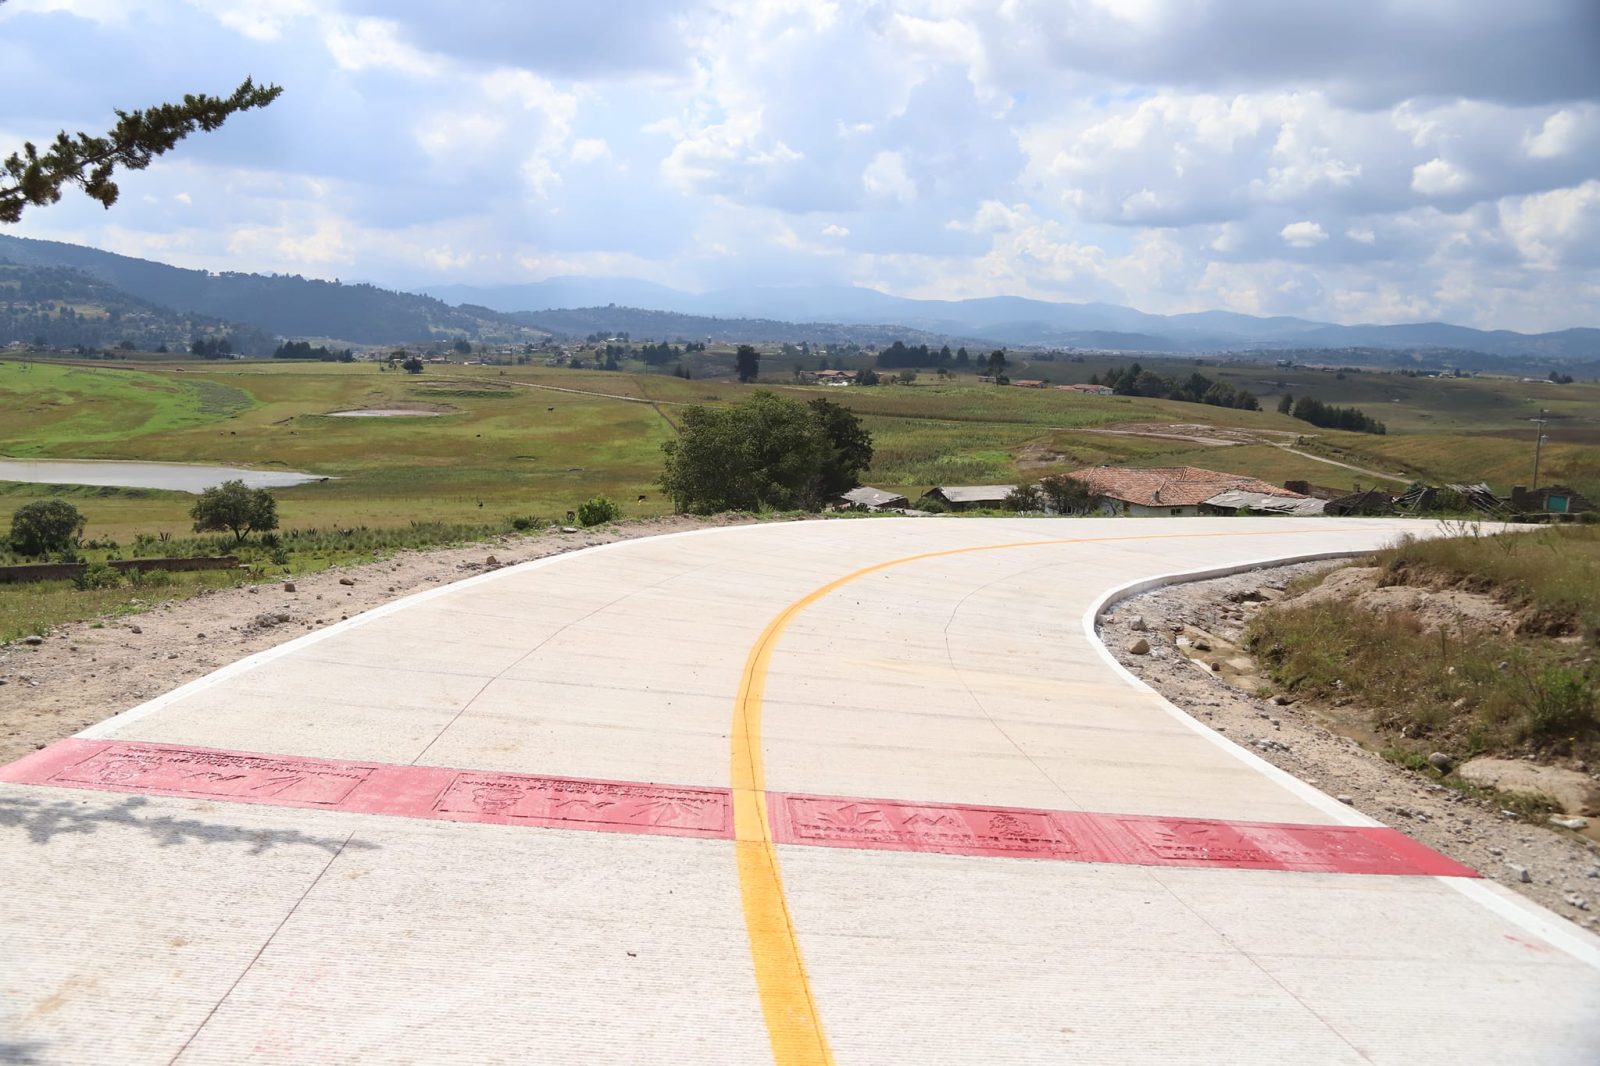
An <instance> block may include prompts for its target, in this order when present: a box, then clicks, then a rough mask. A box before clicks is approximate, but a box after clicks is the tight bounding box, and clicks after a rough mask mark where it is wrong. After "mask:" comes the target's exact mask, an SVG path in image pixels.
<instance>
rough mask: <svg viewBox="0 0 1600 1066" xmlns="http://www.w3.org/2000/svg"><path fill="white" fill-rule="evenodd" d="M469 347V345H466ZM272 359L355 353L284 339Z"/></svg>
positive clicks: (346, 358)
mask: <svg viewBox="0 0 1600 1066" xmlns="http://www.w3.org/2000/svg"><path fill="white" fill-rule="evenodd" d="M468 347H469V348H470V345H469V346H468ZM272 358H274V359H318V360H321V361H322V362H324V363H352V362H355V358H356V353H355V352H354V351H352V350H351V349H349V348H343V349H340V350H338V351H335V350H334V349H332V348H329V347H327V346H326V345H321V344H319V345H317V346H316V347H315V348H313V347H311V342H310V341H284V342H283V343H282V344H280V345H278V347H277V348H276V349H274V350H273V353H272Z"/></svg>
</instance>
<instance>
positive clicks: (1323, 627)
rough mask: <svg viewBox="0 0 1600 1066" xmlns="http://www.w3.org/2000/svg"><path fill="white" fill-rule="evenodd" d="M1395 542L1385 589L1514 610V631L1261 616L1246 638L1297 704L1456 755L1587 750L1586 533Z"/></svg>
mask: <svg viewBox="0 0 1600 1066" xmlns="http://www.w3.org/2000/svg"><path fill="white" fill-rule="evenodd" d="M1463 533H1464V535H1461V536H1456V537H1450V538H1445V539H1439V540H1425V541H1413V540H1409V539H1407V540H1405V541H1403V542H1402V543H1400V544H1399V545H1397V546H1396V547H1394V548H1391V549H1389V550H1387V551H1385V552H1381V553H1379V555H1378V557H1377V559H1376V562H1377V563H1378V564H1379V565H1380V566H1382V567H1383V574H1384V576H1383V580H1384V581H1385V582H1386V583H1388V584H1411V585H1419V586H1425V587H1452V588H1470V589H1473V590H1475V591H1479V592H1484V593H1488V594H1490V595H1493V596H1495V597H1496V598H1498V599H1499V600H1501V601H1502V602H1503V603H1505V604H1506V605H1507V606H1508V607H1509V608H1511V609H1512V610H1514V611H1515V612H1517V614H1516V618H1517V619H1518V624H1517V626H1516V631H1515V632H1514V633H1501V632H1495V631H1491V630H1486V629H1481V628H1474V627H1471V626H1454V627H1444V628H1439V629H1432V628H1429V627H1427V626H1425V625H1424V624H1423V623H1422V621H1421V620H1420V619H1419V618H1418V617H1417V616H1416V615H1415V614H1412V613H1407V612H1397V613H1394V614H1388V615H1374V614H1372V613H1370V612H1369V611H1367V610H1365V609H1364V608H1361V607H1357V606H1355V605H1353V604H1349V603H1342V602H1324V603H1318V604H1314V605H1309V606H1294V605H1286V606H1284V607H1280V608H1274V609H1271V610H1268V611H1264V612H1262V614H1261V615H1259V616H1258V617H1257V618H1256V620H1255V621H1254V622H1253V623H1252V624H1251V626H1250V629H1249V632H1248V635H1247V640H1248V643H1249V645H1250V647H1251V649H1252V651H1253V652H1254V653H1255V654H1256V656H1257V657H1258V658H1259V659H1260V660H1261V662H1262V663H1263V665H1264V666H1265V667H1266V668H1267V671H1268V673H1269V675H1270V676H1271V678H1272V679H1273V681H1274V682H1275V683H1276V684H1277V685H1279V686H1280V687H1282V688H1283V689H1285V690H1286V691H1289V692H1293V693H1295V694H1297V695H1299V696H1301V697H1305V698H1310V699H1313V700H1317V701H1322V702H1328V703H1333V704H1336V705H1349V704H1353V705H1356V706H1359V707H1365V708H1370V709H1371V713H1372V719H1373V720H1372V725H1373V726H1374V727H1375V728H1376V729H1378V730H1380V731H1381V732H1384V733H1387V734H1390V735H1392V736H1395V737H1397V738H1400V739H1403V740H1406V741H1410V742H1412V743H1416V742H1421V741H1426V742H1428V743H1429V744H1432V745H1437V746H1439V747H1444V748H1447V749H1450V750H1454V751H1457V752H1460V753H1464V754H1469V755H1470V754H1477V753H1480V752H1486V751H1510V750H1525V751H1526V750H1541V751H1548V752H1555V753H1572V754H1580V753H1581V754H1584V755H1592V754H1594V753H1595V752H1596V751H1597V750H1600V695H1597V694H1600V667H1597V666H1596V663H1595V658H1596V656H1595V651H1596V646H1597V644H1600V527H1594V526H1561V527H1553V528H1549V529H1543V530H1539V531H1537V532H1535V533H1522V534H1501V535H1484V534H1482V533H1481V532H1480V531H1479V530H1478V529H1476V528H1475V527H1469V526H1464V527H1463Z"/></svg>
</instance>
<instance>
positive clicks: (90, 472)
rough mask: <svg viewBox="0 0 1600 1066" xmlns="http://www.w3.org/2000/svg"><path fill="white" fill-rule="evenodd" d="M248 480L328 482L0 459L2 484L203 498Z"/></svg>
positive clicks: (196, 469)
mask: <svg viewBox="0 0 1600 1066" xmlns="http://www.w3.org/2000/svg"><path fill="white" fill-rule="evenodd" d="M233 480H239V481H243V482H244V483H245V484H246V485H247V486H249V487H250V488H252V489H286V488H289V487H290V486H291V485H304V484H305V483H306V482H308V481H326V480H328V479H327V478H324V477H322V476H321V475H318V474H303V473H301V472H300V471H298V470H243V469H240V468H238V467H232V466H196V465H190V464H189V463H140V462H123V461H121V460H110V459H0V481H27V482H33V483H37V484H41V485H113V486H116V487H117V488H124V489H169V490H173V491H176V492H193V493H200V492H203V491H205V490H206V489H208V488H210V487H211V486H213V485H220V484H222V483H223V482H224V481H233Z"/></svg>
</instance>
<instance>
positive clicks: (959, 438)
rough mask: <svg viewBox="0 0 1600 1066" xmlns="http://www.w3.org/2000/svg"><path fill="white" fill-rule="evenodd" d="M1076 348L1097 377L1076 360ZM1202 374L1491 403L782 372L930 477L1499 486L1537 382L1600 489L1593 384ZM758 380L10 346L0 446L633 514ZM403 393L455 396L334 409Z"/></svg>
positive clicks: (1558, 446) (155, 526) (372, 489)
mask: <svg viewBox="0 0 1600 1066" xmlns="http://www.w3.org/2000/svg"><path fill="white" fill-rule="evenodd" d="M1062 365H1066V366H1072V367H1073V368H1074V369H1075V370H1084V371H1085V372H1084V374H1083V376H1087V371H1086V370H1085V368H1084V367H1083V366H1081V365H1078V364H1062ZM1206 372H1207V373H1209V374H1212V375H1213V376H1230V377H1236V378H1237V383H1238V384H1240V385H1244V386H1250V387H1256V388H1258V389H1261V385H1260V382H1259V381H1254V379H1261V380H1262V381H1271V380H1276V376H1278V375H1293V376H1296V379H1295V380H1294V381H1291V382H1289V384H1290V385H1292V386H1294V387H1296V388H1302V390H1303V391H1304V389H1303V383H1304V382H1308V381H1312V380H1313V379H1314V380H1316V381H1318V382H1320V383H1321V384H1322V385H1323V386H1325V387H1323V388H1318V389H1315V390H1313V391H1314V392H1315V394H1316V395H1318V396H1319V397H1321V398H1324V399H1327V400H1328V401H1329V402H1337V403H1351V402H1355V403H1358V404H1365V405H1366V406H1368V407H1372V406H1374V404H1375V402H1377V401H1379V400H1380V399H1381V397H1382V396H1383V395H1385V394H1386V392H1388V391H1394V392H1396V395H1397V396H1398V398H1400V399H1401V400H1402V401H1403V402H1402V403H1401V404H1399V405H1395V406H1396V408H1397V410H1405V411H1415V412H1417V415H1418V417H1417V418H1416V419H1408V420H1402V422H1403V424H1404V425H1405V426H1407V427H1410V426H1412V425H1415V424H1418V423H1419V422H1427V421H1428V420H1430V419H1431V420H1433V421H1436V422H1438V423H1439V424H1440V425H1441V426H1442V425H1445V424H1447V423H1448V424H1450V425H1452V426H1454V425H1456V424H1458V423H1461V422H1463V421H1464V420H1465V421H1471V420H1472V419H1477V418H1480V417H1481V419H1482V420H1483V424H1482V426H1480V427H1478V428H1477V429H1476V430H1474V431H1472V432H1463V431H1461V430H1460V429H1456V430H1453V431H1452V432H1449V433H1440V432H1414V431H1411V430H1410V429H1409V428H1408V429H1406V430H1404V431H1402V430H1399V429H1395V430H1392V431H1391V433H1390V435H1388V436H1382V437H1379V436H1371V435H1365V434H1352V433H1339V432H1330V431H1322V430H1316V429H1314V428H1313V427H1310V426H1308V425H1306V424H1305V423H1303V422H1298V421H1295V420H1294V419H1291V418H1288V417H1286V416H1283V415H1279V414H1277V413H1276V412H1275V411H1272V410H1268V411H1261V412H1252V411H1236V410H1231V409H1224V408H1215V407H1207V406H1204V405H1199V404H1183V403H1176V402H1171V401H1163V400H1148V399H1129V398H1126V397H1090V396H1078V395H1074V394H1069V393H1064V392H1058V391H1055V390H1032V389H1016V388H1004V387H996V386H984V385H979V384H977V383H976V381H975V379H973V378H971V377H966V378H962V379H959V380H958V381H956V382H954V383H944V382H939V381H938V380H937V379H936V378H934V377H933V376H932V375H926V374H925V375H923V376H922V379H921V380H919V382H918V383H917V384H915V385H913V386H909V387H902V386H884V387H880V388H875V389H859V388H852V389H826V388H820V387H812V388H799V387H795V386H792V385H788V384H780V383H776V382H775V383H774V384H772V385H771V386H769V387H772V388H774V389H776V390H778V391H779V392H780V393H782V394H784V395H788V396H793V397H795V398H799V399H806V398H810V397H813V396H826V397H828V398H829V399H832V400H836V401H838V402H840V403H842V404H844V405H846V406H848V407H850V408H851V409H852V410H854V411H856V412H857V413H858V414H860V415H861V416H862V418H863V420H864V421H865V423H866V424H867V426H868V428H869V429H871V431H872V433H873V436H874V440H875V444H876V449H877V458H876V461H875V463H874V465H873V468H872V469H871V470H870V471H869V472H868V477H867V480H868V481H870V482H871V483H873V484H878V485H881V486H882V487H885V488H892V489H895V490H898V491H902V492H905V493H907V494H908V495H911V496H913V497H915V496H917V495H920V494H921V493H922V492H924V491H926V490H927V489H928V488H929V487H931V486H933V485H935V484H941V483H946V484H948V483H956V484H959V483H983V482H1008V481H1014V480H1017V479H1019V478H1036V477H1039V476H1042V475H1043V474H1046V473H1050V472H1053V471H1060V470H1070V469H1074V468H1076V467H1080V466H1086V465H1093V464H1100V463H1131V464H1136V465H1145V466H1154V465H1163V466H1164V465H1185V464H1187V465H1197V466H1207V467H1211V468H1214V469H1221V470H1229V471H1235V472H1238V473H1242V474H1250V475H1253V476H1256V477H1261V478H1263V479H1266V480H1269V481H1273V482H1277V483H1281V482H1282V481H1284V480H1286V479H1289V478H1303V479H1306V480H1310V481H1313V482H1316V483H1319V484H1324V485H1332V486H1337V487H1351V486H1353V485H1355V484H1357V483H1361V484H1372V483H1373V481H1374V479H1373V478H1372V477H1370V476H1366V475H1363V474H1360V473H1357V472H1355V471H1352V470H1348V469H1345V468H1343V467H1340V466H1337V465H1333V463H1340V462H1342V463H1347V464H1350V465H1352V466H1357V467H1365V468H1369V469H1375V470H1378V471H1383V472H1393V473H1396V474H1401V475H1405V476H1408V477H1417V478H1424V479H1435V480H1473V481H1476V480H1484V479H1487V480H1489V481H1490V482H1491V483H1492V484H1493V485H1494V486H1495V487H1496V488H1497V489H1499V490H1501V491H1505V490H1506V489H1507V488H1508V487H1509V486H1510V484H1512V483H1513V482H1516V483H1525V482H1526V481H1527V480H1528V475H1529V474H1531V460H1532V448H1531V444H1532V440H1531V435H1529V434H1527V433H1526V432H1525V428H1526V426H1527V424H1526V423H1525V422H1519V419H1520V418H1523V417H1526V416H1525V414H1524V411H1525V409H1526V407H1527V406H1528V405H1530V404H1538V405H1542V406H1546V407H1548V408H1549V409H1551V410H1552V411H1553V412H1555V413H1556V414H1558V415H1561V416H1563V417H1562V418H1560V419H1559V420H1558V421H1557V422H1554V423H1552V426H1551V429H1550V433H1551V436H1552V440H1551V443H1550V444H1548V445H1547V446H1546V448H1545V455H1544V467H1543V470H1542V473H1541V479H1542V480H1546V481H1552V480H1564V481H1568V482H1570V483H1571V484H1573V485H1575V486H1576V487H1578V488H1579V489H1580V490H1582V491H1585V492H1588V493H1591V494H1595V495H1600V439H1597V440H1594V441H1591V440H1588V439H1577V438H1582V437H1583V436H1584V434H1585V433H1586V432H1587V431H1588V430H1587V427H1589V426H1590V424H1591V421H1593V420H1595V419H1597V418H1600V414H1597V412H1600V386H1595V385H1588V384H1573V385H1565V386H1557V385H1551V384H1539V383H1514V384H1516V385H1517V386H1518V388H1519V389H1521V390H1522V392H1526V393H1527V394H1528V395H1523V394H1522V392H1515V391H1507V388H1506V386H1505V383H1502V382H1494V381H1491V380H1489V379H1464V380H1459V381H1454V380H1437V379H1427V378H1408V377H1403V376H1399V375H1379V374H1373V373H1370V372H1367V373H1350V374H1346V375H1345V377H1343V378H1338V377H1336V376H1335V375H1334V374H1332V373H1327V372H1322V371H1310V370H1304V369H1301V370H1295V371H1285V370H1281V369H1279V368H1273V367H1250V368H1238V367H1227V368H1206ZM1253 382H1254V383H1253ZM1335 386H1337V388H1335ZM1341 390H1342V391H1341ZM748 392H749V388H748V387H746V386H740V385H737V384H733V383H730V382H726V381H715V380H683V379H680V378H676V377H672V376H670V375H664V374H650V375H646V374H632V373H617V372H605V371H574V370H566V369H549V368H545V367H534V366H518V367H494V366H461V365H449V366H439V365H430V366H429V367H428V368H427V369H426V371H425V372H424V373H422V374H419V375H409V374H404V373H400V372H389V371H380V370H379V369H378V367H377V366H376V365H375V364H369V363H356V364H336V363H292V362H271V361H262V362H219V363H208V362H198V361H193V360H185V361H182V362H170V363H164V364H158V363H139V364H137V365H136V366H84V365H75V364H60V363H54V364H52V363H39V362H35V363H26V364H24V363H17V362H3V361H0V455H10V456H18V457H38V458H44V457H51V458H88V459H144V460H162V461H174V462H214V463H223V464H230V465H240V466H249V467H256V468H267V469H270V468H285V469H293V470H303V471H307V472H310V473H314V474H321V475H326V476H328V477H330V478H331V479H333V480H330V481H327V482H322V483H317V484H311V485H304V486H300V487H297V488H292V489H283V490H278V491H277V492H276V495H277V497H278V500H279V509H280V517H281V521H282V524H283V526H284V527H285V528H286V529H293V528H329V527H335V526H338V527H354V526H369V527H374V528H378V527H388V526H404V525H407V524H409V523H411V522H413V521H425V522H444V523H455V524H464V523H465V524H486V523H487V524H492V523H494V522H498V521H501V520H502V519H504V518H505V517H506V516H510V515H535V516H539V517H542V518H546V519H550V518H564V516H565V513H566V512H567V511H568V510H570V509H573V508H575V507H576V506H577V505H578V504H579V503H580V502H582V501H583V500H585V499H587V498H589V497H590V496H593V495H596V494H599V493H604V494H607V495H610V496H612V497H613V498H614V499H616V500H618V501H619V502H620V503H621V504H622V507H623V510H624V513H625V514H626V515H629V516H648V515H654V514H661V513H664V512H666V511H667V510H668V509H669V508H670V503H669V501H667V500H666V499H665V498H664V497H663V496H662V495H661V493H660V492H659V490H658V489H657V488H656V486H655V485H654V479H655V477H656V475H657V473H658V471H659V469H660V465H661V451H660V449H661V444H662V443H663V442H664V441H666V440H668V439H670V438H671V436H672V435H673V433H674V432H675V429H674V425H675V422H674V419H675V418H676V416H677V413H678V412H679V411H681V410H682V405H685V404H692V403H723V402H730V401H734V400H737V399H738V398H740V397H742V396H745V395H747V394H748ZM1262 395H1263V396H1264V397H1265V396H1266V393H1265V392H1264V390H1263V391H1262ZM615 397H623V398H624V399H618V398H615ZM397 405H398V406H406V405H412V406H422V405H431V406H433V407H436V408H441V409H444V411H445V413H443V414H441V415H440V416H438V417H431V418H398V419H384V418H358V419H351V418H332V417H329V415H330V414H331V413H332V412H334V411H339V410H346V409H350V408H363V407H391V406H397ZM1428 405H1431V406H1428ZM1586 405H1587V406H1586ZM1424 407H1427V409H1424ZM1384 413H1385V414H1388V412H1384ZM1422 416H1427V417H1426V418H1423V417H1422ZM1130 423H1152V424H1163V425H1168V424H1195V423H1199V424H1206V425H1212V426H1220V427H1225V428H1230V429H1240V430H1247V431H1261V432H1262V433H1263V434H1264V435H1263V437H1261V438H1260V439H1262V440H1272V441H1279V442H1282V443H1286V444H1296V436H1295V435H1298V436H1299V443H1298V445H1297V446H1298V447H1299V448H1300V449H1301V450H1303V451H1306V452H1310V453H1312V454H1313V455H1316V456H1320V457H1322V458H1323V459H1326V460H1331V461H1332V463H1330V462H1323V461H1318V459H1316V458H1311V457H1308V456H1303V455H1296V454H1294V453H1293V452H1290V451H1286V450H1285V449H1283V448H1280V447H1273V446H1271V445H1270V444H1267V443H1257V444H1247V445H1243V446H1235V447H1207V446H1203V445H1200V444H1197V443H1195V442H1193V441H1185V440H1176V439H1167V438H1159V437H1150V436H1134V435H1126V434H1125V433H1122V432H1116V433H1110V432H1106V430H1108V429H1113V430H1114V429H1117V427H1119V426H1120V427H1126V426H1128V425H1129V424H1130ZM1519 426H1520V427H1522V428H1518V427H1519ZM1595 432H1596V434H1597V435H1600V429H1597V430H1596V431H1595ZM58 491H65V493H66V494H68V495H71V496H72V497H73V498H74V500H75V502H76V503H77V505H78V506H79V507H80V508H81V509H82V510H83V511H84V513H85V514H86V515H87V516H88V518H89V529H88V536H90V537H99V538H102V539H105V538H111V539H117V540H121V541H127V540H130V539H131V538H132V537H133V535H134V534H136V533H146V534H157V533H161V532H167V533H170V534H172V535H174V536H182V535H186V534H187V533H188V524H189V523H188V518H187V511H188V507H189V504H190V503H191V502H192V497H189V496H186V495H183V494H181V493H171V492H155V491H142V490H139V491H123V490H98V489H69V490H56V489H52V488H49V487H44V486H25V485H0V521H3V520H4V519H5V518H6V517H7V516H8V515H9V513H10V511H11V510H12V509H14V507H15V506H17V505H18V504H20V503H22V502H24V501H25V500H27V499H31V498H36V497H38V496H40V495H50V494H53V493H56V492H58ZM641 495H642V496H644V497H645V499H644V500H642V501H641V500H639V497H640V496H641Z"/></svg>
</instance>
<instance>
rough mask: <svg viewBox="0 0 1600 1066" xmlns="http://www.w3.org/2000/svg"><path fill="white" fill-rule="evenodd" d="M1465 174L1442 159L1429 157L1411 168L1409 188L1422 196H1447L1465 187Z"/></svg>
mask: <svg viewBox="0 0 1600 1066" xmlns="http://www.w3.org/2000/svg"><path fill="white" fill-rule="evenodd" d="M1467 180H1468V179H1467V174H1466V172H1465V171H1464V170H1462V169H1461V168H1460V167H1458V166H1456V165H1455V164H1453V163H1450V162H1448V161H1446V160H1443V159H1430V160H1428V161H1427V162H1426V163H1419V164H1417V165H1416V166H1414V167H1412V168H1411V188H1412V189H1414V190H1415V191H1417V192H1419V193H1421V194H1422V195H1424V196H1448V195H1450V194H1451V193H1457V192H1460V191H1461V190H1462V189H1465V188H1466V187H1467Z"/></svg>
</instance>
